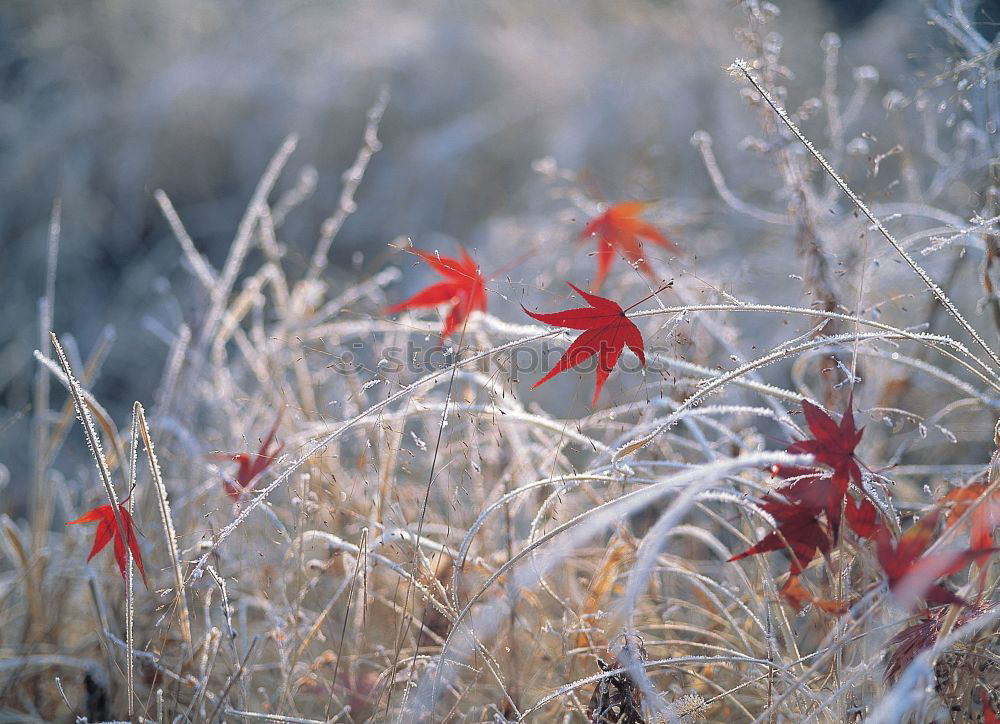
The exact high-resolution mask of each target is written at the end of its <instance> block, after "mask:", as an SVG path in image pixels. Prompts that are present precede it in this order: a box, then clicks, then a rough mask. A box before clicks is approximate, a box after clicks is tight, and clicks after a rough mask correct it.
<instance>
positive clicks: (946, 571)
mask: <svg viewBox="0 0 1000 724" xmlns="http://www.w3.org/2000/svg"><path fill="white" fill-rule="evenodd" d="M940 517H941V513H940V511H937V510H936V511H934V512H933V513H930V514H929V515H926V516H924V517H923V518H921V519H920V521H919V522H917V523H915V524H914V525H912V526H910V528H908V529H907V530H906V531H905V532H904V533H903V534H902V535H901V536H900V537H899V542H898V543H896V544H895V545H894V544H893V542H892V534H891V533H890V532H889V529H888V528H887V527H886V525H885V524H884V523H883V524H882V525H880V526H879V527H878V533H877V535H876V538H875V554H876V555H877V556H878V561H879V563H880V564H881V565H882V569H883V570H884V571H885V574H886V577H887V578H888V579H889V590H890V591H892V592H893V593H895V594H896V595H897V596H899V597H900V598H902V599H903V600H904V601H907V602H909V600H912V599H914V598H917V599H925V600H926V601H928V602H929V603H936V604H940V605H945V604H952V603H957V604H964V603H965V602H964V601H963V600H962V599H961V598H959V597H958V596H956V595H955V594H954V593H952V592H951V591H949V590H948V589H947V588H945V587H944V586H942V585H941V584H940V583H935V581H937V580H938V579H939V578H943V577H945V576H950V575H951V574H953V573H957V572H958V571H960V570H961V569H962V568H964V567H965V566H967V565H969V564H970V563H972V561H974V560H976V559H977V558H979V557H980V556H983V555H988V554H990V553H994V552H995V551H996V550H997V549H996V548H969V549H966V550H951V551H943V552H941V553H932V554H930V555H924V552H925V551H926V550H927V548H928V546H929V544H930V542H931V537H932V536H933V535H934V529H935V528H936V527H937V522H938V519H939V518H940Z"/></svg>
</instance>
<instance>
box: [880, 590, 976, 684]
mask: <svg viewBox="0 0 1000 724" xmlns="http://www.w3.org/2000/svg"><path fill="white" fill-rule="evenodd" d="M987 610H989V609H988V608H987V607H986V606H984V605H982V604H970V605H969V606H968V608H963V609H962V611H961V612H960V613H959V614H958V618H957V619H956V620H955V623H954V626H953V628H961V627H962V626H965V625H966V624H967V623H970V622H971V621H973V620H975V619H976V618H978V617H979V616H981V615H982V614H984V613H986V611H987ZM947 611H948V609H947V608H946V607H944V606H938V607H937V608H932V609H930V610H928V611H927V612H926V613H925V614H924V615H922V616H921V617H920V620H919V621H917V622H916V623H914V624H911V625H909V626H907V627H906V628H904V629H903V630H902V631H900V632H899V633H898V634H896V635H895V636H893V637H892V638H891V639H889V646H895V647H896V649H895V650H894V651H893V652H892V654H891V655H890V656H889V660H888V663H887V664H886V667H885V680H886V681H892V680H893V679H895V678H896V676H897V674H899V672H900V671H902V670H903V669H905V668H906V667H907V666H909V665H910V663H911V662H912V661H913V659H915V658H916V657H917V655H919V654H920V652H921V651H926V650H927V649H929V648H930V647H931V646H933V645H934V644H936V643H937V640H938V636H940V634H941V626H942V625H943V624H944V618H945V613H947Z"/></svg>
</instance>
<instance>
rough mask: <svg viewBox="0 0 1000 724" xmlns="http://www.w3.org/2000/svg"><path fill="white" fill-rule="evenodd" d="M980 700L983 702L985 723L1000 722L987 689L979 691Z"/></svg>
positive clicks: (994, 723)
mask: <svg viewBox="0 0 1000 724" xmlns="http://www.w3.org/2000/svg"><path fill="white" fill-rule="evenodd" d="M979 701H980V702H982V704H983V724H1000V717H998V716H997V713H996V712H995V711H993V705H992V704H990V696H989V694H987V693H986V691H985V690H983V691H980V692H979Z"/></svg>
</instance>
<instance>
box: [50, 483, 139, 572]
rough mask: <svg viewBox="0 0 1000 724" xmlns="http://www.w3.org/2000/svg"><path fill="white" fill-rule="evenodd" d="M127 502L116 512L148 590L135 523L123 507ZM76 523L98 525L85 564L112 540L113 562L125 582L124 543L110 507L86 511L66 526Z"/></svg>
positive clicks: (100, 506) (101, 506) (121, 504)
mask: <svg viewBox="0 0 1000 724" xmlns="http://www.w3.org/2000/svg"><path fill="white" fill-rule="evenodd" d="M127 500H128V498H126V499H125V500H123V501H122V502H121V503H119V504H118V512H119V513H120V514H121V519H122V527H123V528H124V529H125V537H126V538H127V539H128V547H129V550H130V551H132V559H133V560H134V561H135V565H136V567H137V568H138V569H139V573H140V574H141V575H142V583H143V585H145V586H146V588H147V589H149V583H147V581H146V571H145V570H144V569H143V567H142V554H141V553H140V552H139V541H138V540H137V539H136V537H135V523H134V522H133V521H132V516H131V515H129V512H128V510H127V509H126V508H125V505H124V503H125V502H126V501H127ZM77 523H97V524H98V525H97V531H96V532H95V533H94V545H93V547H92V548H91V549H90V555H89V556H87V562H88V563H89V562H90V559H92V558H93V557H94V556H96V555H97V554H98V553H100V552H101V550H102V549H103V548H104V546H106V545H107V544H108V542H109V541H111V540H112V539H113V540H114V542H115V545H114V551H115V562H117V563H118V570H119V571H121V573H122V580H125V543H124V542H123V541H122V537H121V531H120V530H119V528H118V522H117V521H116V520H115V513H114V510H113V509H112V508H111V505H110V504H109V505H99V506H98V507H96V508H93V509H92V510H88V511H87V512H86V513H84V514H83V515H81V516H80V517H79V518H77V519H76V520H71V521H69V522H68V523H66V525H76V524H77Z"/></svg>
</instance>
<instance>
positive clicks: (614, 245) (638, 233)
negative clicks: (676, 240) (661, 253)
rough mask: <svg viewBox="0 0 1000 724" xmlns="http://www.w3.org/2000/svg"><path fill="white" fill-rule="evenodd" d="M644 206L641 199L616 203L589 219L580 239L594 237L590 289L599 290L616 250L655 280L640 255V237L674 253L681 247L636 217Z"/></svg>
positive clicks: (678, 251) (644, 203)
mask: <svg viewBox="0 0 1000 724" xmlns="http://www.w3.org/2000/svg"><path fill="white" fill-rule="evenodd" d="M647 206H649V204H648V203H646V202H642V201H627V202H625V203H621V204H617V205H615V206H612V207H611V208H610V209H608V210H607V211H605V212H604V213H603V214H600V215H599V216H595V217H594V218H593V219H591V220H590V223H588V224H587V225H586V226H585V227H584V229H583V231H582V232H580V238H581V239H586V238H589V237H591V236H595V237H597V276H596V277H595V278H594V283H593V284H592V285H591V289H592V290H593V291H595V292H597V291H600V289H601V285H603V284H604V280H605V279H606V278H607V276H608V272H609V271H610V270H611V263H612V262H613V261H614V259H615V254H616V253H618V252H621V253H622V254H623V255H624V256H625V258H626V259H628V260H629V261H630V262H631V263H633V264H635V265H636V266H637V267H638V268H639V269H640V270H642V271H643V272H645V273H646V275H647V276H649V277H650V278H651V279H653V280H654V281H656V279H655V276H654V274H653V269H652V267H651V266H650V264H649V262H648V261H647V260H646V259H645V258H644V257H643V255H642V242H641V241H640V240H641V239H646V240H647V241H651V242H653V243H654V244H657V245H659V246H662V247H663V248H665V249H669V250H670V251H672V252H674V253H677V254H679V253H680V251H681V250H680V249H678V248H677V247H676V246H675V245H674V244H673V242H671V241H670V240H669V239H668V238H667V237H665V236H664V235H663V234H661V233H660V231H659V230H658V229H657V228H656V227H655V226H653V225H652V224H650V223H648V222H646V221H643V220H642V219H639V218H637V216H638V215H639V214H640V213H641V212H642V210H643V209H645V208H646V207H647Z"/></svg>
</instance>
